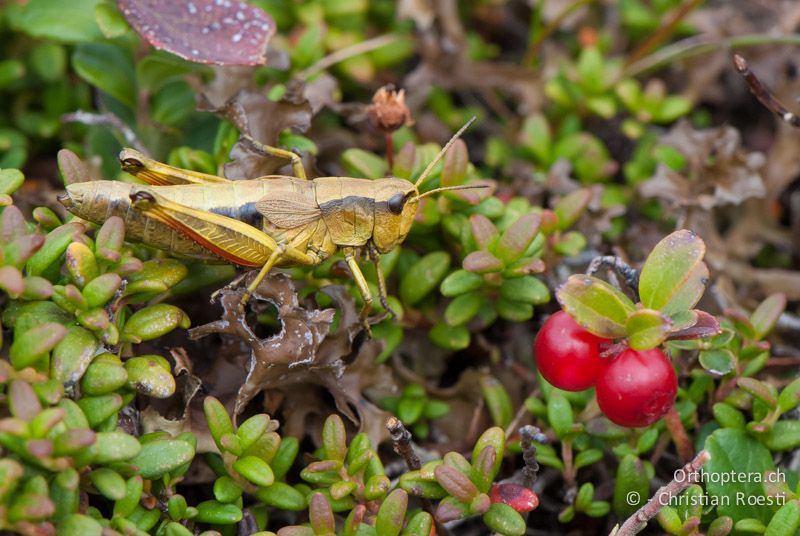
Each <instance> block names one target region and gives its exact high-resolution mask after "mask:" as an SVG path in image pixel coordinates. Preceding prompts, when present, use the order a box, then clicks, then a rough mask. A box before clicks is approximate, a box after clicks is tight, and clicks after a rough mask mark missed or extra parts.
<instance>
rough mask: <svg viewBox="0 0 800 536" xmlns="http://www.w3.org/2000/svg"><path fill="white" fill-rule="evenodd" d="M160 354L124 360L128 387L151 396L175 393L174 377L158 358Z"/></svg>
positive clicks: (166, 395) (161, 396)
mask: <svg viewBox="0 0 800 536" xmlns="http://www.w3.org/2000/svg"><path fill="white" fill-rule="evenodd" d="M160 357H161V356H139V357H133V358H131V359H129V360H127V361H126V362H125V370H126V371H127V372H128V387H130V388H131V389H133V390H135V391H138V392H139V393H141V394H143V395H147V396H152V397H153V398H169V397H170V396H172V395H173V394H174V393H175V377H174V376H173V375H172V372H170V370H169V367H166V368H165V367H164V366H163V363H161V361H160V360H159V359H158V358H160Z"/></svg>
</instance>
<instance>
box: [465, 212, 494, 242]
mask: <svg viewBox="0 0 800 536" xmlns="http://www.w3.org/2000/svg"><path fill="white" fill-rule="evenodd" d="M469 226H470V229H471V230H472V238H473V239H474V240H475V244H476V245H477V246H478V249H483V250H485V249H487V248H489V247H490V246H492V245H493V244H494V242H495V240H497V237H498V236H499V235H500V233H499V232H498V230H497V227H495V225H494V224H493V223H492V220H490V219H489V218H487V217H486V216H484V215H483V214H473V215H472V216H470V217H469Z"/></svg>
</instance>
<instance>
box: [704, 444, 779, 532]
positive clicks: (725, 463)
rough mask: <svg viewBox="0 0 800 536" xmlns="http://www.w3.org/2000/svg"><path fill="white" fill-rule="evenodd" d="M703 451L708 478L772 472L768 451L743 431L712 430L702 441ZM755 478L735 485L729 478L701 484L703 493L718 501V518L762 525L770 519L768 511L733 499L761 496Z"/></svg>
mask: <svg viewBox="0 0 800 536" xmlns="http://www.w3.org/2000/svg"><path fill="white" fill-rule="evenodd" d="M705 448H706V449H707V450H708V452H709V454H710V455H711V459H710V460H709V461H708V463H706V465H705V467H704V471H705V473H706V474H708V475H712V474H713V475H718V476H721V475H725V474H727V475H742V474H747V475H756V474H758V475H763V474H764V472H765V471H774V470H775V464H774V463H773V461H772V455H771V454H770V452H769V450H767V449H766V448H765V447H764V446H763V445H762V444H761V443H759V442H758V441H756V440H755V439H753V438H752V437H750V436H749V435H748V434H747V433H746V432H745V431H743V430H733V429H729V428H723V429H720V430H716V431H715V432H714V433H713V434H711V435H710V436H708V438H706V442H705ZM755 479H756V477H752V478H748V479H744V478H741V479H737V481H735V482H731V481H729V480H730V479H729V480H726V481H725V482H723V481H722V478H715V479H710V478H709V479H708V481H707V482H706V483H705V485H706V491H707V493H708V494H709V495H713V496H716V497H717V498H718V504H719V506H717V512H718V513H719V514H720V515H727V516H730V517H732V518H733V519H734V521H739V520H741V519H746V518H755V519H758V520H761V521H762V522H764V523H766V522H767V521H769V519H770V517H771V516H772V512H771V511H770V510H769V509H768V508H764V507H763V506H756V505H752V504H749V503H748V501H742V500H737V497H738V498H741V497H751V498H757V497H762V496H764V487H763V485H762V484H761V483H760V482H756V481H754V480H755ZM738 480H747V481H745V482H740V481H738Z"/></svg>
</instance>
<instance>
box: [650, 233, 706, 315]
mask: <svg viewBox="0 0 800 536" xmlns="http://www.w3.org/2000/svg"><path fill="white" fill-rule="evenodd" d="M705 252H706V245H705V243H704V242H703V241H702V240H701V239H700V237H698V236H697V235H696V234H694V233H693V232H692V231H688V230H686V229H683V230H681V231H676V232H674V233H672V234H670V235H669V236H667V237H666V238H664V239H663V240H661V242H659V243H658V244H656V246H655V248H653V251H652V252H651V253H650V255H649V256H648V257H647V260H646V261H645V263H644V266H643V267H642V272H641V275H640V278H639V295H640V296H641V300H642V304H644V306H645V307H648V308H650V309H657V310H659V311H661V312H663V313H665V314H667V315H672V314H675V313H677V312H680V311H686V310H689V309H691V308H692V307H694V305H695V304H696V303H697V302H698V301H699V300H700V298H701V297H702V296H703V291H704V290H705V286H706V284H707V283H708V276H709V274H708V267H707V266H706V264H705V263H704V262H703V255H704V254H705Z"/></svg>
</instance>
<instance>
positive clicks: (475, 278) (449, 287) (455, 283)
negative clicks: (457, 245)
mask: <svg viewBox="0 0 800 536" xmlns="http://www.w3.org/2000/svg"><path fill="white" fill-rule="evenodd" d="M481 286H483V277H482V276H481V275H480V274H476V273H472V272H468V271H466V270H456V271H455V272H451V273H450V274H449V275H448V276H447V277H445V278H444V281H442V284H441V285H440V286H439V292H441V293H442V296H446V297H448V298H452V297H454V296H458V295H459V294H465V293H467V292H472V291H473V290H477V289H479V288H481Z"/></svg>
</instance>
